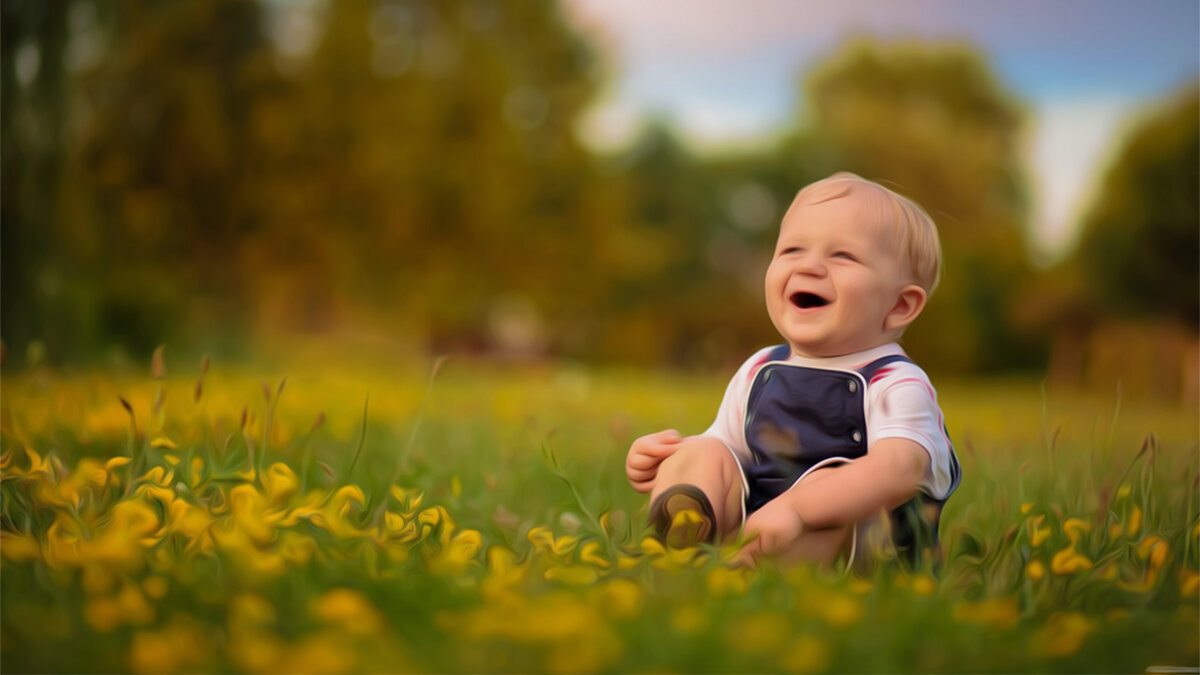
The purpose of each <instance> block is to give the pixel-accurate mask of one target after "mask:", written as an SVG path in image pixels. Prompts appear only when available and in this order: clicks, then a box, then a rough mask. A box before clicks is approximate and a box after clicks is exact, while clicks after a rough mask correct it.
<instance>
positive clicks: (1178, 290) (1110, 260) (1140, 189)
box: [1076, 85, 1200, 332]
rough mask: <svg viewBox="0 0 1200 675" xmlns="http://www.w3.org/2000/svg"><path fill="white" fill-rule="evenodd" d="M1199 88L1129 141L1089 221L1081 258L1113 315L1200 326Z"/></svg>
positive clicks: (1096, 302)
mask: <svg viewBox="0 0 1200 675" xmlns="http://www.w3.org/2000/svg"><path fill="white" fill-rule="evenodd" d="M1198 198H1200V89H1197V88H1196V87H1195V86H1194V85H1193V86H1189V88H1188V89H1186V90H1185V91H1182V92H1180V93H1179V94H1178V95H1176V96H1175V97H1174V98H1172V99H1171V100H1170V101H1168V102H1166V104H1164V105H1162V106H1161V107H1160V109H1159V110H1157V111H1155V112H1154V114H1152V115H1151V116H1149V117H1148V118H1147V119H1146V120H1145V121H1144V122H1142V123H1141V124H1140V125H1139V126H1138V127H1137V128H1136V129H1135V130H1134V131H1133V132H1132V133H1131V134H1130V135H1129V136H1128V137H1127V139H1126V140H1125V142H1124V143H1123V145H1122V147H1121V149H1120V150H1119V152H1118V153H1117V155H1116V158H1115V160H1114V161H1113V163H1112V165H1111V166H1110V168H1109V170H1108V172H1107V174H1106V175H1105V177H1104V181H1103V184H1102V187H1101V188H1100V190H1099V191H1098V192H1097V193H1096V197H1095V201H1094V202H1093V203H1092V205H1091V207H1090V208H1089V210H1088V211H1087V213H1086V214H1085V216H1084V219H1083V228H1082V235H1081V237H1082V238H1081V240H1080V244H1079V248H1078V250H1077V253H1076V256H1077V257H1078V260H1079V262H1080V263H1081V267H1082V270H1083V276H1084V278H1085V279H1086V282H1087V288H1088V289H1089V293H1090V295H1091V302H1090V304H1091V305H1092V306H1094V307H1097V308H1099V309H1100V311H1101V312H1103V313H1105V314H1107V315H1109V316H1124V317H1133V318H1147V317H1156V316H1157V317H1162V316H1165V317H1170V318H1171V319H1174V320H1177V321H1179V322H1180V323H1181V324H1182V325H1183V326H1184V327H1186V328H1188V329H1189V330H1191V331H1193V332H1194V331H1195V330H1196V329H1197V327H1198V326H1200V285H1198V284H1197V279H1196V271H1197V267H1198V259H1197V256H1198V255H1200V207H1198V203H1197V199H1198Z"/></svg>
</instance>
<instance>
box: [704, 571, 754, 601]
mask: <svg viewBox="0 0 1200 675" xmlns="http://www.w3.org/2000/svg"><path fill="white" fill-rule="evenodd" d="M753 580H754V572H753V571H751V570H749V569H747V568H745V567H714V568H713V569H712V570H710V571H709V573H708V576H707V577H706V578H705V584H706V586H707V587H708V592H709V593H712V594H713V595H718V596H719V595H742V594H743V593H745V592H746V591H747V590H749V589H750V582H751V581H753Z"/></svg>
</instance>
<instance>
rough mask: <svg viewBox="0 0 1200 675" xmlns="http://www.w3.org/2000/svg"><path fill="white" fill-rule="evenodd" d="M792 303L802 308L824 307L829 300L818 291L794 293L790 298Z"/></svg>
mask: <svg viewBox="0 0 1200 675" xmlns="http://www.w3.org/2000/svg"><path fill="white" fill-rule="evenodd" d="M790 300H791V301H792V304H793V305H795V306H796V307H799V308H800V309H813V308H814V307H824V306H825V305H828V304H829V301H828V300H826V299H825V298H822V297H821V296H819V295H817V294H816V293H807V292H803V291H802V292H800V293H793V294H792V297H791V298H790Z"/></svg>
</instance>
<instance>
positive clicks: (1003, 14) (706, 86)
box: [0, 0, 1200, 402]
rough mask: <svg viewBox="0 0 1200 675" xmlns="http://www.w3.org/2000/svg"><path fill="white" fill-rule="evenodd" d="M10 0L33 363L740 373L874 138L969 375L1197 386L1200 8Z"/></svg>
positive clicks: (0, 255) (4, 134)
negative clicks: (911, 218)
mask: <svg viewBox="0 0 1200 675" xmlns="http://www.w3.org/2000/svg"><path fill="white" fill-rule="evenodd" d="M833 4H834V3H824V2H815V1H813V2H808V1H800V2H785V1H783V0H741V1H739V2H737V3H719V2H702V3H692V2H683V1H682V0H660V1H658V2H640V1H637V2H635V1H634V0H608V1H605V0H561V1H560V2H554V1H550V0H537V1H533V0H531V1H529V2H500V1H499V0H446V1H438V2H433V1H431V0H378V1H368V0H296V1H292V2H285V1H283V0H258V1H250V0H157V1H156V0H143V1H134V0H130V1H127V2H116V3H110V2H93V1H91V0H24V1H22V0H3V3H2V4H0V7H2V10H3V14H2V16H0V19H2V23H0V30H2V43H0V48H2V54H0V69H2V74H3V80H2V83H0V86H2V89H0V93H2V100H3V109H2V111H0V115H2V117H0V119H2V124H3V128H2V130H0V146H2V161H3V176H2V178H3V183H2V186H0V209H2V210H0V236H2V241H0V274H2V279H0V284H2V293H3V296H2V301H0V335H2V337H3V340H4V346H5V359H6V361H7V363H8V364H9V367H13V366H19V367H24V366H26V365H29V364H36V363H50V364H57V365H75V364H79V365H87V364H101V365H113V364H120V363H123V362H128V361H130V360H134V361H136V362H138V363H142V362H144V361H145V359H146V358H147V356H148V355H149V354H150V352H151V351H153V350H154V348H155V347H156V346H157V345H159V344H163V343H166V344H169V345H170V346H171V350H172V351H173V353H174V354H187V353H195V354H201V353H213V354H217V355H222V356H225V357H227V358H232V359H254V358H260V357H261V356H262V355H264V354H280V353H295V354H325V355H332V354H335V353H347V352H350V353H354V354H369V353H381V354H382V353H387V354H393V355H408V356H411V357H415V358H426V357H427V356H429V355H434V354H446V353H455V354H474V355H488V356H498V357H506V358H509V357H511V358H521V359H531V360H537V359H552V358H554V359H557V358H567V359H572V360H577V361H581V362H584V363H591V364H622V365H633V366H639V367H644V366H654V367H666V368H674V369H688V370H707V371H716V370H718V369H726V370H727V369H728V368H730V367H732V366H734V365H736V364H737V363H739V362H740V361H741V360H742V359H743V358H745V356H746V355H747V354H748V353H749V351H750V350H752V349H755V348H757V347H759V346H762V345H765V344H774V343H775V342H777V341H778V336H777V335H775V333H774V330H773V328H772V326H771V324H770V321H769V320H768V319H767V317H766V312H765V309H764V306H763V302H762V298H761V294H762V291H761V288H762V281H761V279H762V273H763V271H764V270H765V266H766V264H767V262H768V259H769V256H770V253H771V249H772V246H773V242H774V236H775V232H776V229H777V226H778V222H779V219H780V218H781V216H782V214H783V211H784V210H785V209H786V207H787V205H788V203H789V202H790V200H791V197H792V196H793V195H794V194H795V192H796V191H797V190H798V189H799V188H800V187H802V186H803V185H805V184H807V183H809V182H811V181H813V180H815V179H818V178H821V177H824V176H826V175H828V174H830V173H832V172H834V171H839V170H848V171H854V172H856V173H859V174H861V175H863V176H865V177H868V178H871V179H875V180H879V181H881V182H883V183H885V184H887V185H889V186H891V187H892V188H894V189H896V190H897V191H899V192H901V193H903V194H906V195H908V196H911V197H913V198H914V199H916V200H917V201H918V202H920V203H921V204H922V205H924V206H925V207H926V209H927V210H928V211H929V212H930V213H931V214H932V215H933V217H934V219H935V220H936V221H937V222H938V225H939V227H940V230H941V235H942V239H943V245H944V248H945V255H946V262H945V271H944V275H943V281H942V285H941V287H940V288H939V290H938V292H937V293H936V294H935V295H934V297H933V299H932V302H931V303H930V305H929V306H928V308H927V310H926V312H925V314H924V316H923V317H922V318H921V319H920V320H919V321H918V322H917V323H916V324H915V325H914V326H913V327H912V328H911V329H910V330H909V332H908V333H907V335H906V336H905V345H906V347H907V349H908V350H909V352H910V353H911V354H912V355H913V356H914V358H915V359H916V360H918V362H921V363H922V364H923V365H924V366H925V367H926V368H927V369H928V370H930V371H931V372H933V373H935V374H948V375H964V376H974V375H984V374H987V375H997V374H1009V373H1019V374H1023V375H1030V374H1032V375H1036V376H1043V375H1045V376H1046V377H1048V378H1050V379H1052V380H1053V381H1055V382H1059V383H1063V384H1067V385H1072V386H1074V385H1078V386H1092V387H1105V388H1109V389H1111V387H1112V386H1113V384H1114V383H1115V382H1117V381H1120V382H1121V383H1122V387H1124V390H1125V391H1126V392H1127V393H1132V394H1144V395H1147V396H1160V397H1165V398H1169V399H1173V400H1179V399H1183V400H1189V401H1193V402H1194V401H1195V400H1196V390H1197V382H1196V380H1197V371H1198V370H1200V363H1198V361H1197V326H1198V321H1200V300H1198V295H1200V292H1198V289H1200V278H1198V272H1197V270H1198V256H1200V206H1198V194H1200V108H1198V95H1197V73H1198V71H1200V68H1198V62H1197V59H1198V56H1197V55H1198V54H1200V39H1198V37H1197V35H1198V30H1200V28H1198V27H1200V9H1198V7H1197V4H1196V3H1195V2H1194V0H1161V1H1157V2H1153V3H1135V2H1100V1H1099V0H1095V1H1083V0H1061V1H1058V2H1051V3H1046V2H1035V1H1033V0H1024V1H1019V2H1009V3H961V2H951V1H950V0H902V1H899V2H888V3H883V2H878V3H876V2H865V1H859V0H855V1H851V2H843V3H838V4H837V6H836V7H832V6H831V5H833Z"/></svg>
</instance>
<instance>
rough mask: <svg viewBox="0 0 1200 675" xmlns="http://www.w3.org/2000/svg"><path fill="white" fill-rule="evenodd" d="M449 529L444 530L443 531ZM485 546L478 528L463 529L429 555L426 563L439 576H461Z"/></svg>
mask: <svg viewBox="0 0 1200 675" xmlns="http://www.w3.org/2000/svg"><path fill="white" fill-rule="evenodd" d="M447 531H448V530H443V533H445V532H447ZM482 547H483V538H482V537H481V536H480V534H479V532H478V531H477V530H469V529H468V530H462V531H461V532H457V533H455V534H454V535H453V537H452V538H451V539H450V540H449V541H448V542H446V543H444V544H443V545H442V547H441V550H439V551H438V552H437V553H436V554H433V555H432V556H429V557H428V558H427V560H426V565H427V566H428V568H429V571H430V572H431V573H433V574H435V575H438V576H459V575H461V574H463V573H464V572H466V571H467V568H468V567H469V566H471V565H472V564H474V563H475V555H476V554H477V553H479V549H480V548H482Z"/></svg>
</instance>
